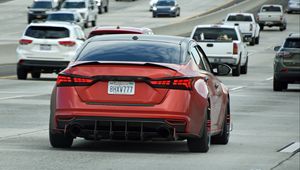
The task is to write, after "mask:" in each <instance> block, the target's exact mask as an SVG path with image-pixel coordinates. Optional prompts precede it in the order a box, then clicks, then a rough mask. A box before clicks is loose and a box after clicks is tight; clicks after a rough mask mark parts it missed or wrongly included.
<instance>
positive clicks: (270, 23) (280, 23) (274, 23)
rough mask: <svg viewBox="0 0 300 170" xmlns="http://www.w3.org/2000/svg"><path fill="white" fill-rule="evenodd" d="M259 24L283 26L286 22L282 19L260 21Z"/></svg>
mask: <svg viewBox="0 0 300 170" xmlns="http://www.w3.org/2000/svg"><path fill="white" fill-rule="evenodd" d="M258 24H259V25H264V26H270V27H272V26H282V25H284V23H283V22H282V21H259V22H258Z"/></svg>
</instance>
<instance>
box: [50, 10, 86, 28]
mask: <svg viewBox="0 0 300 170" xmlns="http://www.w3.org/2000/svg"><path fill="white" fill-rule="evenodd" d="M46 21H48V22H52V21H53V22H59V21H62V22H73V23H75V24H77V25H79V26H80V27H81V28H82V29H84V20H83V18H82V17H81V15H80V14H79V13H78V12H76V11H57V12H51V13H49V14H48V17H47V19H46Z"/></svg>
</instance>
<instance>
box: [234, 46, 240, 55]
mask: <svg viewBox="0 0 300 170" xmlns="http://www.w3.org/2000/svg"><path fill="white" fill-rule="evenodd" d="M238 52H239V47H238V44H237V43H233V54H238Z"/></svg>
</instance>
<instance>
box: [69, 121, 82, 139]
mask: <svg viewBox="0 0 300 170" xmlns="http://www.w3.org/2000/svg"><path fill="white" fill-rule="evenodd" d="M80 132H81V127H80V125H78V124H75V125H71V127H70V134H71V136H73V137H77V136H78V135H79V134H80Z"/></svg>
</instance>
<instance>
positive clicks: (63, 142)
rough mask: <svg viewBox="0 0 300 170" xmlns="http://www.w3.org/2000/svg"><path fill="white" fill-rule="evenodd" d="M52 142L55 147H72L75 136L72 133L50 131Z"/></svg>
mask: <svg viewBox="0 0 300 170" xmlns="http://www.w3.org/2000/svg"><path fill="white" fill-rule="evenodd" d="M49 139H50V144H51V146H52V147H54V148H70V147H71V146H72V144H73V138H72V137H71V136H70V135H67V134H66V135H64V134H53V133H51V130H50V131H49Z"/></svg>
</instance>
